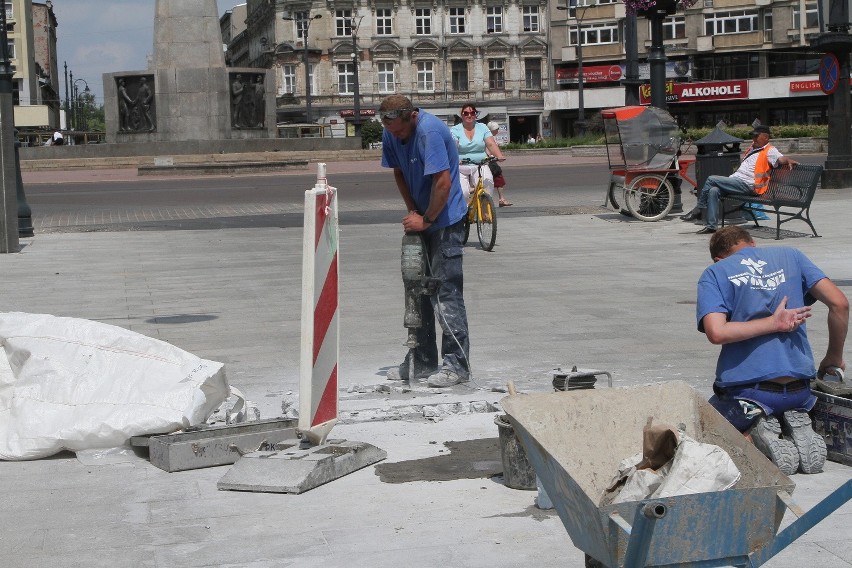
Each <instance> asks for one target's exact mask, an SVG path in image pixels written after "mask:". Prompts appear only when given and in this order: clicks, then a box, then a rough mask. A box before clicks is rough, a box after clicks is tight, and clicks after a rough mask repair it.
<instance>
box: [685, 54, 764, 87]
mask: <svg viewBox="0 0 852 568" xmlns="http://www.w3.org/2000/svg"><path fill="white" fill-rule="evenodd" d="M757 63H758V56H757V54H756V53H737V54H728V55H708V56H705V57H696V58H695V67H694V68H693V77H695V79H696V80H697V81H725V80H729V79H757V78H758V77H760V70H759V66H758V64H757Z"/></svg>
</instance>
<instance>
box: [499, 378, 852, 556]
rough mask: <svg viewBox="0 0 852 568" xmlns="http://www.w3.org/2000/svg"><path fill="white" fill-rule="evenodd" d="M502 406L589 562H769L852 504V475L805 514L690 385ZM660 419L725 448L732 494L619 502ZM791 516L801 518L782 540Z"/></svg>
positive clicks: (525, 397)
mask: <svg viewBox="0 0 852 568" xmlns="http://www.w3.org/2000/svg"><path fill="white" fill-rule="evenodd" d="M501 405H502V407H503V409H504V410H505V411H506V414H507V415H508V417H509V420H510V422H511V424H512V427H513V429H514V431H515V434H516V435H517V436H518V438H519V440H520V442H521V445H522V446H523V448H524V450H525V452H526V457H527V458H528V460H529V462H530V463H531V464H532V466H533V469H534V470H535V473H536V475H537V476H538V478H539V480H540V482H541V485H542V486H543V487H544V489H545V490H546V492H547V495H548V496H549V497H550V500H551V501H552V502H553V505H554V507H555V508H556V511H557V513H558V514H559V518H560V520H561V521H562V524H563V525H564V526H565V529H566V530H567V532H568V535H569V537H570V538H571V541H572V542H573V543H574V546H576V547H577V548H578V549H580V550H582V551H583V552H585V553H586V558H587V566H606V567H608V568H616V567H625V568H640V567H664V566H665V567H669V568H671V567H673V566H678V567H696V568H697V567H702V568H708V567H719V566H748V567H756V566H760V565H762V564H764V563H765V562H766V561H768V560H769V559H770V558H772V557H773V556H774V555H775V554H777V553H778V552H780V551H781V550H783V549H784V548H785V547H786V546H787V545H789V544H790V543H792V542H793V541H795V540H796V539H797V538H798V537H800V536H802V535H803V534H804V533H805V532H806V531H808V530H809V529H810V528H812V527H813V526H814V525H816V524H817V523H819V522H820V521H822V520H823V519H824V518H825V517H827V516H828V515H829V514H831V513H832V512H834V511H835V510H837V509H838V508H840V507H841V506H843V505H844V504H845V503H846V502H847V501H849V500H850V499H852V479H850V480H848V481H846V482H845V483H844V484H843V485H841V486H840V487H839V488H837V489H835V490H834V492H833V493H831V494H830V495H829V496H828V497H826V498H825V499H823V500H822V501H821V502H819V503H817V504H816V505H815V506H814V507H812V508H811V509H810V510H808V511H807V512H804V511H802V510H801V508H799V507H798V506H797V505H796V504H795V503H794V502H793V500H792V493H793V490H794V489H795V483H793V481H792V480H791V479H790V478H789V477H787V476H786V475H784V474H783V473H781V470H779V469H778V468H777V467H776V466H775V465H774V464H773V463H772V462H771V461H769V459H767V458H766V457H765V456H764V455H763V454H762V453H761V452H760V450H758V449H757V448H756V447H755V446H754V445H753V444H751V443H750V442H749V441H747V440H746V439H745V437H743V435H742V434H741V433H740V432H739V431H737V430H736V429H735V428H734V427H733V426H732V425H731V424H730V423H728V421H727V420H726V419H725V418H724V417H723V416H722V415H721V414H719V413H718V412H717V411H716V410H715V409H714V408H713V407H712V406H710V404H709V403H708V402H707V401H706V399H705V397H701V396H699V395H698V393H697V391H695V390H694V389H693V388H692V387H691V386H689V385H688V384H687V383H685V382H682V381H669V382H666V383H658V384H651V385H645V386H641V387H634V388H614V389H600V390H593V389H589V390H575V391H570V392H556V393H547V394H544V393H535V394H515V395H511V396H508V397H506V398H504V399H503V400H502V401H501ZM649 418H653V420H654V421H655V422H656V421H660V422H663V423H666V424H671V425H675V426H677V427H678V428H680V429H682V430H683V431H684V432H685V433H686V435H688V436H690V437H691V438H693V439H694V440H697V441H699V442H703V443H708V444H714V445H716V446H719V447H721V448H722V449H723V450H725V452H727V454H728V455H729V456H730V458H731V460H733V462H734V464H735V465H736V466H737V469H738V470H739V473H740V477H739V480H738V481H736V483H735V484H734V485H733V486H732V487H730V488H729V489H726V490H723V491H708V492H697V493H692V494H686V495H675V496H668V497H663V498H649V499H642V500H639V501H625V502H622V503H607V501H605V500H604V499H603V496H604V494H605V491H606V488H607V487H608V486H609V484H610V482H611V481H612V479H613V476H614V474H615V473H616V472H617V470H618V465H619V462H620V461H621V460H623V459H625V458H627V457H630V456H632V455H634V454H635V453H636V452H637V450H641V448H642V430H643V426H644V425H645V424H646V423H647V421H648V420H649ZM787 508H789V509H790V510H791V511H792V512H793V513H794V515H795V516H797V517H798V518H797V519H796V520H795V521H793V522H792V523H791V524H789V525H788V526H787V527H785V528H784V529H783V530H781V531H780V532H779V528H780V526H781V522H782V519H783V517H784V512H785V509H787Z"/></svg>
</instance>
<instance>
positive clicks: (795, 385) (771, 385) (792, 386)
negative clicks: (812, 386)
mask: <svg viewBox="0 0 852 568" xmlns="http://www.w3.org/2000/svg"><path fill="white" fill-rule="evenodd" d="M753 388H754V389H757V390H762V391H766V392H777V393H785V392H797V391H800V390H805V389H806V388H808V382H807V381H803V380H801V379H800V380H798V381H790V382H789V383H776V382H774V381H762V382H759V383H755V385H754V387H753Z"/></svg>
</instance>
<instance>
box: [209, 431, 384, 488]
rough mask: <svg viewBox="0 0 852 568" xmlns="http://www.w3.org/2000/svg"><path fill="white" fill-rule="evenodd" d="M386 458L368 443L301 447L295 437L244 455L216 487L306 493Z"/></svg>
mask: <svg viewBox="0 0 852 568" xmlns="http://www.w3.org/2000/svg"><path fill="white" fill-rule="evenodd" d="M387 457H388V454H387V452H385V451H384V450H381V449H379V448H377V447H375V446H373V445H372V444H367V443H365V442H350V441H346V440H337V441H327V442H326V443H324V444H319V445H317V446H312V447H310V448H306V449H301V448H299V440H297V439H293V440H288V441H284V442H281V443H279V444H276V449H275V450H273V451H264V452H252V453H250V454H246V455H244V456H243V457H242V459H240V461H238V462H237V463H236V464H234V466H233V467H232V468H231V469H230V470H228V473H226V474H225V476H224V477H223V478H222V479H220V480H219V483H217V484H216V486H217V487H218V488H219V489H220V490H233V491H256V492H264V493H304V492H305V491H309V490H311V489H313V488H315V487H319V486H320V485H322V484H324V483H328V482H329V481H334V480H335V479H338V478H340V477H343V476H344V475H348V474H350V473H352V472H353V471H357V470H359V469H361V468H364V467H367V466H368V465H373V464H374V463H377V462H380V461H382V460H383V459H385V458H387Z"/></svg>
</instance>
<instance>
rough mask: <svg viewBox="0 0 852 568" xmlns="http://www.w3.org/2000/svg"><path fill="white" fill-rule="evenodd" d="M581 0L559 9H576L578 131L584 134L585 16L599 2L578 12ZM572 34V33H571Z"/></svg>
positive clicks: (558, 7) (572, 1)
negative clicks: (578, 4)
mask: <svg viewBox="0 0 852 568" xmlns="http://www.w3.org/2000/svg"><path fill="white" fill-rule="evenodd" d="M578 1H579V0H568V6H557V7H556V9H557V10H568V11H569V15H570V10H574V19H575V20H577V123H576V127H577V133H578V134H579V135H582V134H583V133H584V132H585V131H586V108H585V104H584V101H583V18H585V17H586V10H588V9H589V8H591V7H592V6H594V5H595V4H597V2H596V0H592V1H591V2H590V3H589V4H586V5H585V6H582V8H581V9H580V12H579V14H578V6H577V3H578ZM569 36H570V33H569Z"/></svg>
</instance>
